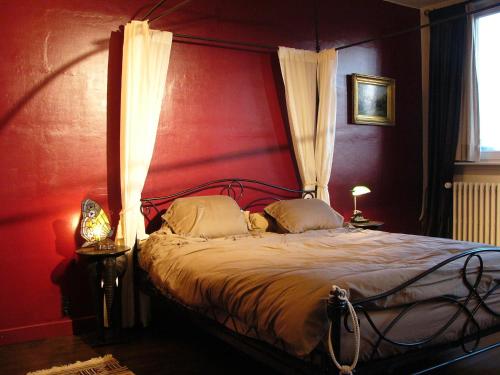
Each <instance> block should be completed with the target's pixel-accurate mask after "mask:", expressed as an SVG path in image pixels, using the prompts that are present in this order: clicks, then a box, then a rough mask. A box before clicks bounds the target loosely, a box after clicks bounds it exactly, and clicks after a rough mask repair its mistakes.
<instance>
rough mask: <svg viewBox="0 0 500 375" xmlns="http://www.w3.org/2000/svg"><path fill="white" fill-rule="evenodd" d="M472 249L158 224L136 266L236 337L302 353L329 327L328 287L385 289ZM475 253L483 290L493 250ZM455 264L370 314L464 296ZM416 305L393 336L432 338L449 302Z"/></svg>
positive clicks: (370, 338) (385, 316) (384, 318)
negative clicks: (220, 232)
mask: <svg viewBox="0 0 500 375" xmlns="http://www.w3.org/2000/svg"><path fill="white" fill-rule="evenodd" d="M478 246H480V244H477V243H471V242H460V241H453V240H448V239H441V238H431V237H422V236H414V235H405V234H394V233H387V232H381V231H370V230H351V229H345V228H339V229H335V230H318V231H308V232H304V233H300V234H276V233H263V234H257V235H244V236H231V237H227V238H217V239H203V238H190V237H183V236H177V235H173V234H171V233H168V232H167V231H162V230H160V231H158V232H155V233H153V234H152V235H151V236H150V238H149V239H148V241H147V242H146V243H145V244H144V245H143V246H142V249H141V251H140V253H139V264H140V266H141V267H142V268H143V269H144V270H146V271H147V272H148V273H149V277H150V279H151V281H152V282H153V284H154V285H155V286H156V287H157V288H158V289H159V290H161V291H162V292H163V293H165V294H168V295H169V296H172V297H173V298H174V299H176V300H178V301H179V302H180V303H182V304H184V305H187V306H189V307H191V308H193V309H196V310H198V311H201V312H205V313H206V314H208V315H210V316H212V317H214V318H215V319H217V320H219V321H221V322H224V324H226V325H227V326H228V327H230V328H231V329H234V330H236V331H238V332H240V333H243V334H246V335H248V336H250V337H258V338H259V339H261V340H264V341H267V342H269V343H271V344H273V345H276V346H279V347H281V348H282V349H284V350H286V351H287V352H289V353H290V354H293V355H295V356H298V357H304V356H306V355H307V354H309V353H310V352H311V351H312V350H313V349H314V348H316V347H318V346H320V345H321V342H323V341H324V340H325V337H326V332H327V330H328V323H329V321H328V317H327V314H326V301H327V298H328V294H329V291H330V289H331V286H332V285H338V286H339V287H341V288H344V289H346V290H347V291H348V293H349V298H350V300H351V301H355V300H359V299H362V298H366V297H370V296H373V295H376V294H379V293H382V292H385V291H387V290H390V289H392V288H394V287H396V286H398V285H400V284H401V283H403V282H405V281H406V280H409V279H411V278H413V277H415V276H416V275H418V274H420V273H421V272H423V271H425V270H427V269H429V268H431V267H432V266H434V265H436V264H437V263H439V262H441V261H443V260H445V259H448V258H450V257H451V256H453V255H457V254H459V253H461V252H463V251H466V250H470V249H473V248H476V247H478ZM483 259H484V261H485V263H484V264H485V268H484V274H483V277H482V278H481V280H482V281H481V284H480V285H479V289H480V292H481V293H484V292H485V291H486V290H489V289H490V288H491V287H492V286H493V285H494V284H495V283H496V282H498V281H497V280H498V279H499V278H500V254H487V255H484V256H483ZM463 261H464V260H463V259H462V260H461V261H457V262H453V263H451V264H449V265H447V266H445V267H444V268H443V269H440V270H439V271H437V272H434V273H433V274H431V275H429V277H426V278H424V279H422V280H421V281H419V282H418V283H417V284H415V285H412V286H411V287H409V288H407V289H405V290H404V292H401V293H397V294H395V295H393V296H391V297H390V298H387V299H385V300H383V301H377V302H375V303H373V305H372V306H371V310H373V311H372V312H371V316H372V318H373V319H375V320H376V321H377V322H378V324H380V325H381V326H384V324H385V325H387V324H388V322H389V321H390V319H391V317H394V316H395V314H397V313H398V311H400V306H402V305H404V304H408V303H412V302H415V301H420V300H424V299H428V298H432V297H436V296H440V295H443V294H453V295H455V296H458V297H465V296H466V295H467V288H466V287H465V285H464V284H463V282H462V279H461V276H460V270H461V268H462V267H463ZM477 264H478V263H477V262H475V261H472V262H471V263H470V265H469V267H468V269H467V274H468V278H470V279H471V280H473V279H474V278H475V277H476V276H477V272H478V265H477ZM499 299H500V298H499V297H498V295H497V294H494V295H492V296H490V302H491V303H495V304H496V306H499ZM419 309H421V310H420V311H416V312H417V314H412V315H411V316H409V317H408V319H405V324H399V325H398V326H397V327H396V329H395V330H394V332H391V335H393V337H394V338H395V339H396V338H397V339H402V340H407V339H411V340H414V339H418V338H422V337H425V336H426V335H429V334H431V333H432V332H433V330H434V329H435V328H436V327H438V328H439V324H441V322H442V321H444V320H443V319H445V318H446V317H448V316H450V311H451V312H453V311H454V310H456V306H452V305H450V304H445V303H443V302H438V303H433V304H426V306H423V307H419ZM499 310H500V308H499ZM483 315H484V316H483ZM424 316H425V318H424ZM464 317H465V315H464V314H460V317H459V318H460V319H459V320H458V321H457V322H456V323H455V324H454V325H453V326H452V327H451V329H450V330H449V331H447V333H446V335H444V336H442V337H441V338H440V339H441V340H452V339H454V338H457V337H458V335H459V334H460V332H461V325H462V324H463V318H464ZM361 319H362V321H361V335H362V341H361V353H360V358H361V360H366V359H368V358H369V356H370V354H371V349H372V347H373V343H374V342H375V336H374V334H373V331H372V329H371V328H370V327H369V325H368V324H367V322H366V321H365V319H364V318H363V317H362V318H361ZM478 319H479V320H480V324H481V326H482V327H488V326H491V325H494V324H498V323H499V322H498V318H497V320H496V321H495V319H494V318H492V317H491V316H489V315H487V314H483V312H480V314H479V318H478ZM460 320H462V324H461V323H460V322H459V321H460ZM422 323H423V324H422ZM409 328H411V329H409ZM343 336H345V338H346V340H344V339H343V348H344V347H345V349H346V350H344V351H343V353H344V355H343V359H346V358H348V357H349V353H350V350H349V346H350V344H349V342H350V341H351V340H349V337H348V336H349V334H348V333H347V332H344V333H343ZM398 350H399V349H396V348H394V347H391V346H388V345H382V346H381V347H380V349H379V352H378V353H377V355H379V356H381V357H384V356H388V355H391V354H395V352H394V351H398Z"/></svg>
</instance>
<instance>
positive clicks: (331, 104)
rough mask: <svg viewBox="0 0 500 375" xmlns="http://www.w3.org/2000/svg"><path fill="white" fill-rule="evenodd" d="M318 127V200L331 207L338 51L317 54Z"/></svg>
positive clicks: (325, 51)
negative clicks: (330, 182)
mask: <svg viewBox="0 0 500 375" xmlns="http://www.w3.org/2000/svg"><path fill="white" fill-rule="evenodd" d="M318 91H319V105H318V124H317V128H316V147H315V150H314V154H315V159H316V179H317V187H318V190H317V197H318V198H319V199H321V200H323V201H325V202H326V203H328V204H330V194H329V192H328V181H330V175H331V172H332V161H333V146H334V139H335V124H336V121H335V117H336V115H337V51H335V49H328V50H324V51H321V52H320V53H319V54H318Z"/></svg>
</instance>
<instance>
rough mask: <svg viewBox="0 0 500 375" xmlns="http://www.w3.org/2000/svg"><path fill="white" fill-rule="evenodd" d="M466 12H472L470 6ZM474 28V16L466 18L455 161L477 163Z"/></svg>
mask: <svg viewBox="0 0 500 375" xmlns="http://www.w3.org/2000/svg"><path fill="white" fill-rule="evenodd" d="M466 9H467V11H471V10H474V8H473V6H471V4H468V5H467V7H466ZM475 36H476V27H475V21H474V15H471V16H468V17H467V37H466V43H467V47H466V48H465V53H466V56H465V61H464V63H465V64H464V72H463V82H462V106H461V107H462V109H461V111H460V131H459V133H458V145H457V153H456V157H455V158H456V160H460V161H479V159H480V158H481V149H480V142H479V94H478V86H477V72H476V57H475V52H476V45H477V43H476V38H475Z"/></svg>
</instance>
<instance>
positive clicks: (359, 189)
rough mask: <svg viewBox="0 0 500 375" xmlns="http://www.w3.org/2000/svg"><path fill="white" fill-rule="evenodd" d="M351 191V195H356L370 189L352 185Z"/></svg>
mask: <svg viewBox="0 0 500 375" xmlns="http://www.w3.org/2000/svg"><path fill="white" fill-rule="evenodd" d="M351 192H352V195H354V196H355V197H357V196H358V195H363V194H367V193H370V192H371V190H370V189H369V188H367V187H366V186H354V187H353V188H352V190H351Z"/></svg>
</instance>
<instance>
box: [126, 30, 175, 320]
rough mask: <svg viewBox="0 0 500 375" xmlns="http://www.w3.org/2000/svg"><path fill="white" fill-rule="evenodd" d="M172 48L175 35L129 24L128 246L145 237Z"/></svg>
mask: <svg viewBox="0 0 500 375" xmlns="http://www.w3.org/2000/svg"><path fill="white" fill-rule="evenodd" d="M171 46H172V33H170V32H165V31H157V30H150V29H149V25H148V23H147V21H144V22H142V21H132V22H130V23H128V24H127V25H126V26H125V39H124V43H123V63H122V88H121V114H120V182H121V197H122V211H121V212H120V222H119V224H118V230H117V235H116V240H117V242H118V243H120V244H124V245H126V246H129V247H130V248H133V247H134V244H135V242H136V239H143V238H145V237H146V232H145V227H144V217H143V216H142V214H141V211H140V203H141V202H140V199H141V193H142V189H143V187H144V182H145V181H146V176H147V173H148V169H149V164H150V162H151V157H152V155H153V149H154V144H155V139H156V130H157V128H158V119H159V117H160V110H161V104H162V100H163V94H164V91H165V81H166V77H167V70H168V63H169V59H170V49H171ZM127 256H128V267H127V272H126V273H125V275H124V278H123V284H122V287H123V290H122V291H123V294H122V297H123V298H122V301H123V303H122V305H123V306H122V309H123V311H122V312H123V325H124V326H125V327H129V326H132V325H133V324H134V322H135V316H134V291H133V263H132V259H133V254H132V252H131V251H130V252H128V255H127Z"/></svg>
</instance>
